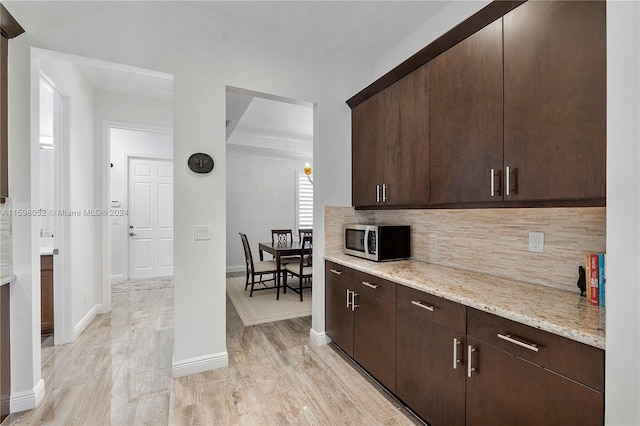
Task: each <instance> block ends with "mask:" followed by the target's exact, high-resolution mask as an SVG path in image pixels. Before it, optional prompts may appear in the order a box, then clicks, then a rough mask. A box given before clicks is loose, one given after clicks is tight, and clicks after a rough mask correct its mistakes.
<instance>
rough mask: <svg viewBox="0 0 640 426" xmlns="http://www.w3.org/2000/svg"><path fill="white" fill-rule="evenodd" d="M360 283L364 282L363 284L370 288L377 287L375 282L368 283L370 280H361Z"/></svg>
mask: <svg viewBox="0 0 640 426" xmlns="http://www.w3.org/2000/svg"><path fill="white" fill-rule="evenodd" d="M362 284H364V285H366V286H367V287H369V288H372V289H376V288H378V285H377V284H371V283H370V282H368V281H362Z"/></svg>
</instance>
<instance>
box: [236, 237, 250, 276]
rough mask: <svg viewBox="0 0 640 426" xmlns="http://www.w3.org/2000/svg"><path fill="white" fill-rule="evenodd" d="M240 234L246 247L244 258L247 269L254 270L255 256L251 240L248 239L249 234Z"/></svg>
mask: <svg viewBox="0 0 640 426" xmlns="http://www.w3.org/2000/svg"><path fill="white" fill-rule="evenodd" d="M239 234H240V239H241V240H242V248H243V249H244V258H245V263H246V265H247V271H249V272H253V256H252V255H251V246H250V245H249V240H248V239H247V234H243V233H242V232H240V233H239Z"/></svg>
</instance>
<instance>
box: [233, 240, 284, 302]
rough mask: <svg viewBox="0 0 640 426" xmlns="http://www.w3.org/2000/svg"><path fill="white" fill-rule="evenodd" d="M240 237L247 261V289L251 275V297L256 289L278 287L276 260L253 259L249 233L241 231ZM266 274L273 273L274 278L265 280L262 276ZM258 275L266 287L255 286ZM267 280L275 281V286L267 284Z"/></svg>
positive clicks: (245, 287) (245, 286) (259, 282)
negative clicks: (255, 260) (256, 260)
mask: <svg viewBox="0 0 640 426" xmlns="http://www.w3.org/2000/svg"><path fill="white" fill-rule="evenodd" d="M240 239H242V248H244V257H245V263H246V266H247V279H246V281H245V284H244V289H245V291H246V290H247V287H248V286H249V277H251V292H250V293H249V297H252V296H253V292H254V291H258V290H269V289H276V290H277V289H278V287H277V281H276V274H277V273H278V269H277V266H276V261H275V260H261V261H258V262H254V261H253V256H252V255H251V246H250V245H249V240H248V239H247V235H246V234H243V233H242V232H240ZM265 274H270V275H273V278H271V279H268V280H263V279H262V277H263V275H265ZM256 276H258V284H262V285H263V286H264V287H262V288H254V286H255V284H256ZM267 281H273V283H274V285H273V286H271V287H270V286H267V284H266V282H267Z"/></svg>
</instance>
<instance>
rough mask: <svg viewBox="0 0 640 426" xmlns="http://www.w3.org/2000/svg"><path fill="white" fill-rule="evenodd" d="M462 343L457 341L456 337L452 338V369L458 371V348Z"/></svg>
mask: <svg viewBox="0 0 640 426" xmlns="http://www.w3.org/2000/svg"><path fill="white" fill-rule="evenodd" d="M461 343H462V342H461V341H460V340H458V338H457V337H454V338H453V369H454V370H457V369H458V364H460V362H461V361H460V360H459V359H458V346H460V344H461Z"/></svg>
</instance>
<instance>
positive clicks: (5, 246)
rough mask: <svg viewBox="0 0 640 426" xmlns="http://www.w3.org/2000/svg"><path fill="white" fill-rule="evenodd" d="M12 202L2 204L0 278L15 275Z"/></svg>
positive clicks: (7, 201) (0, 217)
mask: <svg viewBox="0 0 640 426" xmlns="http://www.w3.org/2000/svg"><path fill="white" fill-rule="evenodd" d="M10 212H11V200H10V199H8V198H7V199H6V200H5V203H4V204H0V277H9V276H11V275H12V274H13V250H12V249H11V231H12V228H11V219H12V217H11V214H10Z"/></svg>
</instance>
